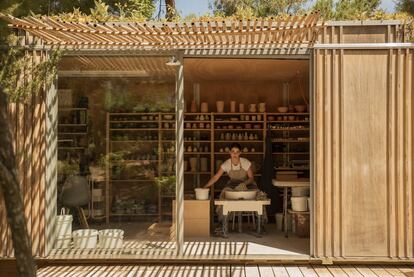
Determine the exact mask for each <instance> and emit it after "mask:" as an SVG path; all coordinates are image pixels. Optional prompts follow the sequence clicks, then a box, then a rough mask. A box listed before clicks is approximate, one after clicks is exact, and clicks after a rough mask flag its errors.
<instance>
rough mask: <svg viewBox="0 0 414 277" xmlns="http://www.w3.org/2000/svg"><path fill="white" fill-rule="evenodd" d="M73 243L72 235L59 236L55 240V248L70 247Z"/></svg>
mask: <svg viewBox="0 0 414 277" xmlns="http://www.w3.org/2000/svg"><path fill="white" fill-rule="evenodd" d="M71 243H72V235H69V236H64V237H58V238H56V240H55V249H63V248H69V247H70V244H71Z"/></svg>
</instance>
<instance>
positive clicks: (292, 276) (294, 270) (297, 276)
mask: <svg viewBox="0 0 414 277" xmlns="http://www.w3.org/2000/svg"><path fill="white" fill-rule="evenodd" d="M285 268H286V271H287V273H288V274H289V277H303V274H302V271H301V270H300V269H299V267H297V266H285ZM276 276H277V275H276Z"/></svg>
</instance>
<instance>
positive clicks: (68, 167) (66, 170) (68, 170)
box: [57, 161, 79, 176]
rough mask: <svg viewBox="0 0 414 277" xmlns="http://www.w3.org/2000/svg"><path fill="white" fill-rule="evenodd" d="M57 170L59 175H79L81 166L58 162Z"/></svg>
mask: <svg viewBox="0 0 414 277" xmlns="http://www.w3.org/2000/svg"><path fill="white" fill-rule="evenodd" d="M57 169H58V171H57V172H58V174H59V175H66V176H71V175H77V174H78V173H79V165H78V164H75V163H70V162H67V161H58V165H57Z"/></svg>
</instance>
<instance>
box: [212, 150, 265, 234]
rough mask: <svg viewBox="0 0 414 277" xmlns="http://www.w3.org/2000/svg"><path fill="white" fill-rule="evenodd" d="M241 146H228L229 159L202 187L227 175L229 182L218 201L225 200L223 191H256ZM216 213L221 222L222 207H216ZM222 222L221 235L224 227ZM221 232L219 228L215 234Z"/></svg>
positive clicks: (249, 165) (251, 172)
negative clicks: (224, 174)
mask: <svg viewBox="0 0 414 277" xmlns="http://www.w3.org/2000/svg"><path fill="white" fill-rule="evenodd" d="M240 153H241V146H240V144H238V143H232V144H231V145H230V159H228V160H226V161H225V162H224V163H222V164H221V166H220V168H219V170H218V171H217V173H216V174H215V175H214V176H213V177H212V178H211V179H210V180H209V181H208V183H207V184H206V185H205V186H204V187H205V188H209V187H211V186H212V185H213V184H214V183H215V182H217V181H218V180H219V179H220V177H221V176H222V175H223V173H227V175H228V176H229V178H230V181H229V182H228V183H227V184H226V186H225V187H224V188H223V190H222V191H221V193H220V199H225V191H228V190H248V189H257V185H256V183H255V181H254V177H253V171H252V166H251V162H250V161H249V160H248V159H245V158H241V157H240ZM216 213H217V215H218V219H219V221H221V222H223V206H220V205H219V206H217V207H216ZM224 223H225V222H223V233H224V229H225V226H224ZM220 231H222V230H221V229H220V228H219V229H218V230H217V232H220Z"/></svg>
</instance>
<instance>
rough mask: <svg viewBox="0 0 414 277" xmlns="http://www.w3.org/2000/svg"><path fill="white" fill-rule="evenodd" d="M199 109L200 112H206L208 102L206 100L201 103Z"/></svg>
mask: <svg viewBox="0 0 414 277" xmlns="http://www.w3.org/2000/svg"><path fill="white" fill-rule="evenodd" d="M200 110H201V112H202V113H208V103H207V102H203V103H201V107H200Z"/></svg>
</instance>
